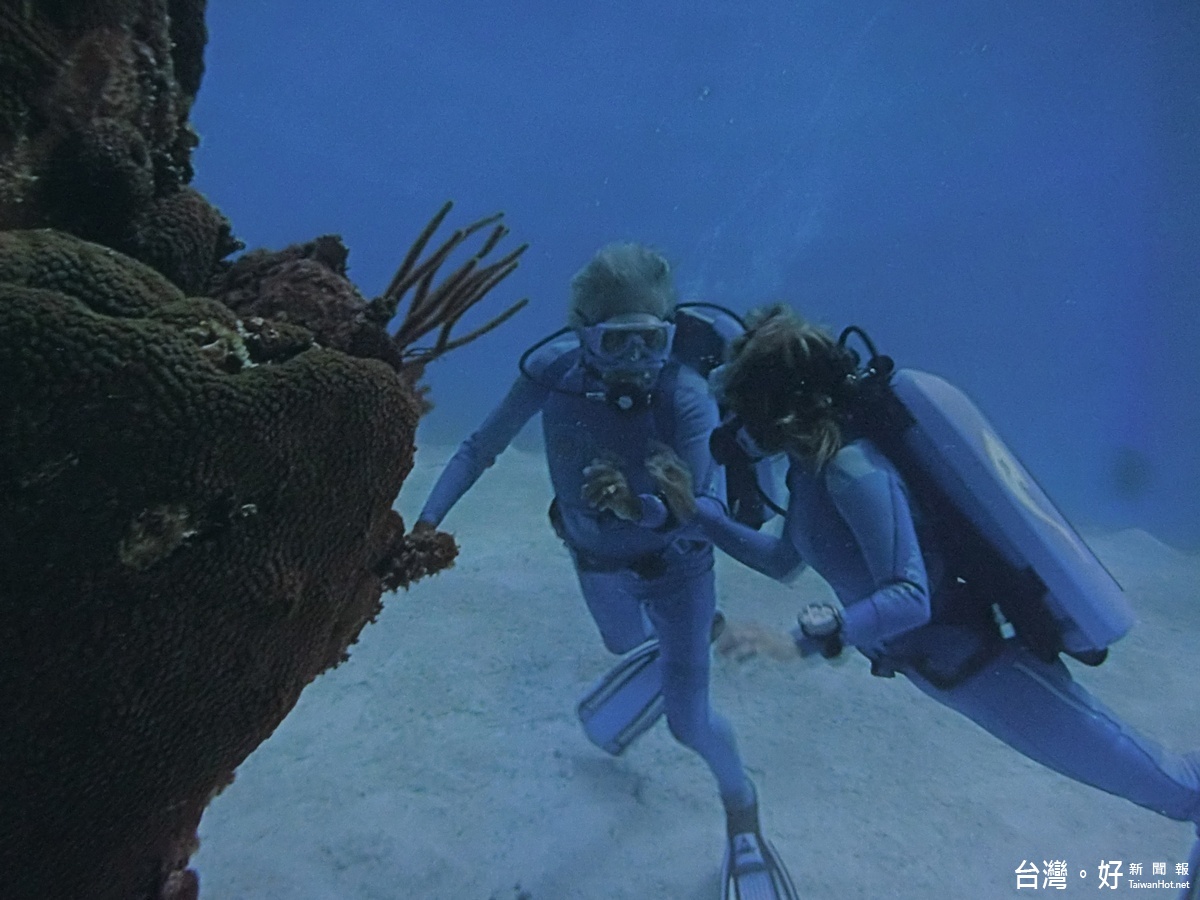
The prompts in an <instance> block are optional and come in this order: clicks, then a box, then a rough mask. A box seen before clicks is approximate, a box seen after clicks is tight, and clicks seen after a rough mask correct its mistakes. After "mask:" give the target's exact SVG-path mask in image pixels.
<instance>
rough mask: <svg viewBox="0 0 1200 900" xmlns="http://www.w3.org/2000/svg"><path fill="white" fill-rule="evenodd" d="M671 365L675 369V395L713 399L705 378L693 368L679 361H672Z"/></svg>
mask: <svg viewBox="0 0 1200 900" xmlns="http://www.w3.org/2000/svg"><path fill="white" fill-rule="evenodd" d="M670 365H671V366H672V367H673V368H674V369H675V395H676V396H691V397H700V398H703V399H704V400H709V399H711V394H710V392H709V390H708V382H707V381H705V379H704V376H702V375H701V374H700V373H699V372H697V371H696V370H695V369H693V368H692V367H691V366H687V365H684V364H683V363H681V362H679V361H678V360H672V361H671V363H670Z"/></svg>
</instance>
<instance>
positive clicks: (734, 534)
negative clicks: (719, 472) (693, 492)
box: [693, 497, 804, 581]
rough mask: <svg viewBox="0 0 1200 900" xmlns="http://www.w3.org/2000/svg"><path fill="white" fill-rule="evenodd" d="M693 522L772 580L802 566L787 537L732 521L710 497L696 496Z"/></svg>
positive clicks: (789, 576)
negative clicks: (780, 536) (766, 532)
mask: <svg viewBox="0 0 1200 900" xmlns="http://www.w3.org/2000/svg"><path fill="white" fill-rule="evenodd" d="M693 521H694V522H695V523H696V525H697V526H699V528H700V530H701V532H702V533H703V534H704V536H705V537H707V538H708V539H709V540H710V541H712V542H713V543H714V544H716V545H717V546H718V547H720V548H721V549H722V550H723V551H725V552H726V553H728V554H729V555H730V556H732V557H733V558H734V559H736V560H737V561H738V562H740V563H741V564H742V565H745V566H749V567H750V568H751V569H755V570H756V571H758V572H761V573H762V574H764V575H766V576H768V577H769V578H774V579H775V580H776V581H789V580H791V579H792V578H793V577H795V576H796V575H797V574H799V572H800V571H801V570H802V569H803V568H804V560H803V559H802V558H801V557H800V553H799V551H798V550H796V547H795V545H794V544H793V543H792V542H791V541H790V540H788V539H786V538H778V537H775V536H774V535H770V534H763V533H762V532H761V531H755V530H754V529H753V528H748V527H746V526H745V525H743V524H741V523H740V522H736V521H734V520H733V519H731V518H730V517H729V514H728V513H727V512H726V510H725V505H724V504H723V503H721V501H719V500H717V499H716V498H714V497H697V498H696V517H695V519H693Z"/></svg>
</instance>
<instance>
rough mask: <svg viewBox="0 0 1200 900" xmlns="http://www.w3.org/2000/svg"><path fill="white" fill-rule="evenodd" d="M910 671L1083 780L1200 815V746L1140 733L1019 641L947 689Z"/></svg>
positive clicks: (1025, 750)
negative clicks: (1167, 744)
mask: <svg viewBox="0 0 1200 900" xmlns="http://www.w3.org/2000/svg"><path fill="white" fill-rule="evenodd" d="M902 671H904V674H905V675H907V676H908V677H909V679H910V680H911V681H912V682H913V683H914V684H916V685H917V687H919V688H920V689H921V690H922V691H924V692H925V693H927V694H929V695H930V696H931V697H933V698H934V699H936V700H937V701H938V702H940V703H943V704H945V705H946V706H948V707H950V708H951V709H954V710H957V711H958V712H960V713H962V714H963V715H965V716H966V717H967V718H969V719H971V720H972V721H973V722H975V723H977V724H978V725H980V726H982V727H983V728H985V729H986V730H987V731H989V732H991V733H992V734H993V735H995V736H996V737H998V738H999V739H1000V740H1002V741H1004V742H1005V743H1006V744H1008V745H1009V746H1010V747H1013V748H1014V749H1015V750H1017V751H1019V752H1020V753H1022V754H1024V755H1025V756H1027V757H1029V758H1030V759H1033V760H1035V761H1037V762H1040V763H1041V764H1042V765H1044V766H1048V767H1049V768H1051V769H1053V770H1054V771H1056V772H1060V773H1061V774H1063V775H1066V776H1068V777H1069V778H1074V779H1075V780H1076V781H1081V782H1083V783H1084V784H1090V785H1092V786H1093V787H1097V788H1100V790H1103V791H1107V792H1108V793H1110V794H1116V795H1117V796H1119V797H1124V798H1125V799H1127V800H1130V801H1132V802H1133V803H1136V804H1138V805H1139V806H1144V807H1146V808H1147V809H1152V810H1154V811H1155V812H1158V813H1161V814H1162V815H1164V816H1167V817H1169V818H1172V819H1178V820H1180V821H1192V822H1197V823H1200V754H1195V753H1193V754H1188V755H1182V754H1178V753H1171V752H1170V751H1168V750H1166V749H1165V748H1163V747H1162V746H1160V745H1159V744H1157V743H1155V742H1154V741H1151V740H1149V739H1148V738H1146V737H1144V736H1142V735H1140V734H1138V733H1137V732H1136V731H1134V729H1133V728H1131V727H1130V726H1128V725H1126V724H1125V723H1124V722H1122V721H1121V720H1120V718H1118V717H1117V715H1116V714H1115V713H1113V712H1112V711H1111V710H1109V709H1108V708H1107V707H1105V706H1104V705H1103V704H1102V703H1101V702H1100V701H1099V700H1097V699H1096V698H1095V697H1093V696H1092V695H1091V694H1090V693H1088V691H1087V690H1085V689H1084V688H1083V687H1082V686H1081V685H1080V684H1078V683H1077V682H1076V681H1075V680H1074V679H1072V677H1071V673H1070V672H1069V671H1068V670H1067V667H1066V666H1065V665H1063V663H1062V662H1061V661H1060V660H1055V661H1054V662H1053V663H1046V662H1043V661H1042V660H1040V659H1038V658H1037V657H1035V656H1034V655H1033V654H1032V653H1030V652H1029V651H1028V650H1026V649H1025V648H1024V647H1022V646H1020V645H1019V644H1017V643H1016V642H1012V644H1011V645H1010V646H1009V647H1007V648H1005V650H1004V651H1003V652H1002V653H1001V654H1000V655H999V657H997V659H995V660H994V661H993V662H992V663H990V664H989V665H988V666H986V667H985V668H984V669H983V670H982V671H981V672H979V673H978V674H976V675H974V676H972V677H971V678H968V679H967V680H966V681H965V682H963V683H962V684H959V685H957V686H955V687H953V688H949V689H946V690H942V689H939V688H936V687H934V686H933V685H931V684H930V683H929V682H927V681H925V679H923V678H922V677H921V676H920V675H918V674H917V673H915V672H913V671H911V670H904V669H902Z"/></svg>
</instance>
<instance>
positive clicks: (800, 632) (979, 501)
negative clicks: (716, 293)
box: [591, 305, 1200, 898]
mask: <svg viewBox="0 0 1200 900" xmlns="http://www.w3.org/2000/svg"><path fill="white" fill-rule="evenodd" d="M854 334H857V336H858V337H860V338H861V339H863V340H864V342H865V343H866V344H867V346H868V349H869V350H870V352H871V359H870V360H869V361H868V363H867V365H866V366H865V367H862V366H860V364H859V363H860V360H859V356H858V354H857V353H855V352H854V351H853V350H851V349H850V348H849V347H847V346H846V341H847V338H848V337H850V336H852V335H854ZM709 382H710V387H711V389H712V391H713V393H714V394H715V396H716V398H717V400H718V401H719V402H720V403H721V404H722V406H723V407H724V408H726V409H727V410H728V411H729V412H730V413H731V414H732V415H731V416H730V418H728V419H727V421H726V422H725V423H724V424H723V425H722V427H721V428H719V429H717V430H716V432H714V434H713V436H712V445H713V453H714V456H715V457H717V458H718V459H720V458H722V457H723V456H727V455H730V454H732V453H741V454H745V455H751V456H758V457H767V456H770V455H780V454H786V455H787V460H788V463H789V469H788V474H787V485H788V488H789V489H790V497H789V501H788V505H787V512H786V518H785V521H784V525H783V529H782V537H774V536H771V535H767V534H762V533H759V532H757V531H753V530H751V529H747V528H744V527H742V526H740V525H738V524H737V523H736V522H734V521H732V520H731V519H730V518H729V516H728V515H727V513H726V511H725V509H724V507H723V505H722V504H721V503H720V502H719V501H717V500H716V499H714V498H712V497H709V496H705V491H704V490H703V488H702V487H699V486H698V484H697V483H696V482H694V481H693V480H692V478H691V474H690V472H689V471H688V470H687V468H686V467H685V466H682V465H680V462H679V460H678V459H677V458H676V457H675V456H674V454H672V453H669V452H665V451H664V452H660V453H658V454H652V455H651V457H649V458H648V459H647V462H646V467H647V469H648V470H649V471H650V472H651V474H652V475H653V476H654V478H655V481H656V483H657V487H658V489H659V491H660V492H661V493H662V495H663V497H664V498H665V499H666V502H667V505H668V507H669V509H670V511H671V513H672V515H673V516H674V518H675V519H676V520H677V521H679V522H688V523H691V524H692V526H693V528H694V529H695V533H698V534H702V535H704V536H705V537H707V538H708V539H710V540H712V541H713V543H715V544H716V545H717V546H718V547H720V548H721V549H722V550H724V551H725V552H726V553H728V554H729V555H731V556H733V557H734V558H736V559H738V560H739V561H741V562H742V563H744V564H746V565H747V566H750V567H751V568H754V569H756V570H758V571H759V572H762V573H764V574H767V575H769V576H772V577H774V578H776V579H779V580H788V579H789V578H790V577H791V576H792V575H794V574H795V573H797V572H798V571H799V570H800V569H801V568H802V567H803V566H804V565H805V564H806V563H807V564H808V565H811V566H812V568H813V569H814V570H815V571H816V572H817V573H818V574H819V575H821V576H822V577H823V578H824V579H825V580H826V581H827V582H828V583H829V585H830V586H831V587H832V588H833V591H834V593H835V595H836V597H837V599H838V601H840V606H835V605H831V604H812V605H809V606H807V607H806V608H805V609H803V610H802V611H801V613H800V614H799V616H798V621H799V627H798V628H797V629H796V630H795V631H793V632H792V634H791V635H790V636H786V635H783V634H778V633H775V632H770V631H767V630H765V629H761V628H757V627H754V626H737V627H735V626H733V625H730V626H729V627H728V628H727V629H726V632H725V634H724V635H723V636H722V638H721V641H720V643H719V649H720V650H721V651H722V652H727V653H729V654H731V655H735V656H739V657H746V656H751V655H754V653H756V652H765V653H768V654H770V655H772V656H776V657H790V658H793V659H794V658H802V657H813V656H815V655H818V654H819V655H820V656H822V657H825V658H827V659H832V658H834V657H836V656H838V655H839V654H840V653H841V652H842V650H843V648H844V647H846V646H852V647H855V648H857V649H858V650H859V651H860V652H861V653H862V654H863V655H865V656H866V657H867V658H868V659H869V660H870V661H871V671H872V673H873V674H875V675H879V676H884V677H891V676H893V675H895V674H897V673H899V674H901V675H904V676H905V677H906V678H908V679H909V680H910V681H912V682H913V684H915V685H916V686H917V687H918V688H919V689H920V690H921V691H923V692H924V693H926V694H928V695H929V696H930V697H932V698H933V699H935V700H937V701H938V702H939V703H942V704H944V705H945V706H947V707H949V708H951V709H953V710H956V711H957V712H959V713H961V714H963V715H965V716H966V717H968V718H969V719H971V720H972V721H974V722H975V723H976V724H978V725H980V726H981V727H983V728H984V729H985V730H987V731H988V732H990V733H991V734H993V735H994V736H996V737H997V738H999V739H1000V740H1002V741H1004V742H1005V743H1006V744H1008V745H1009V746H1011V747H1012V748H1014V749H1015V750H1017V751H1018V752H1020V753H1022V754H1023V755H1025V756H1026V757H1028V758H1030V759H1032V760H1035V761H1037V762H1039V763H1041V764H1042V765H1045V766H1048V767H1049V768H1051V769H1053V770H1055V771H1057V772H1059V773H1061V774H1063V775H1066V776H1068V777H1070V778H1072V779H1075V780H1076V781H1080V782H1083V783H1085V784H1089V785H1092V786H1093V787H1097V788H1100V789H1101V790H1104V791H1107V792H1109V793H1111V794H1115V795H1117V796H1120V797H1124V798H1126V799H1128V800H1130V801H1132V802H1133V803H1136V804H1138V805H1139V806H1143V807H1146V808H1148V809H1151V810H1154V811H1155V812H1158V813H1160V814H1162V815H1164V816H1167V817H1169V818H1172V819H1175V820H1179V821H1186V822H1192V823H1195V824H1197V826H1198V828H1197V832H1198V834H1200V752H1192V753H1188V754H1177V753H1172V752H1169V751H1168V750H1166V749H1164V748H1163V747H1161V746H1159V745H1158V744H1157V743H1155V742H1153V741H1151V740H1148V739H1147V738H1145V737H1143V736H1141V735H1139V734H1138V733H1137V732H1135V731H1134V730H1133V729H1132V728H1130V727H1129V726H1128V725H1126V724H1125V723H1123V722H1122V721H1121V720H1120V719H1119V718H1118V717H1117V716H1116V715H1115V714H1114V713H1113V712H1112V711H1110V710H1109V709H1107V708H1106V707H1105V706H1104V705H1103V704H1101V703H1100V702H1099V701H1097V700H1096V699H1095V698H1094V697H1093V696H1092V695H1091V694H1090V693H1089V692H1088V691H1087V690H1085V689H1084V688H1083V687H1082V686H1081V685H1080V684H1078V683H1077V682H1076V681H1075V680H1074V679H1073V678H1072V676H1071V673H1070V672H1069V670H1068V669H1067V667H1066V666H1065V665H1064V664H1063V661H1062V659H1061V658H1060V654H1063V653H1066V654H1067V655H1070V656H1072V657H1074V658H1075V659H1078V660H1080V661H1082V662H1084V663H1087V664H1090V665H1098V664H1099V663H1101V662H1102V661H1103V659H1104V657H1105V655H1106V653H1107V647H1108V645H1109V644H1111V643H1112V642H1113V641H1115V640H1116V639H1118V638H1119V637H1120V636H1121V635H1123V634H1124V633H1125V632H1126V631H1127V630H1128V628H1129V627H1130V626H1131V625H1132V622H1133V617H1132V613H1131V611H1130V609H1129V607H1128V605H1127V602H1126V600H1125V598H1124V595H1123V593H1122V592H1121V590H1120V588H1119V586H1118V585H1116V582H1115V581H1113V580H1112V578H1111V576H1109V575H1108V573H1107V571H1106V570H1104V569H1103V567H1102V566H1101V565H1100V563H1099V562H1098V561H1097V560H1096V559H1095V557H1094V556H1093V555H1092V554H1091V551H1090V550H1088V549H1087V547H1086V545H1084V544H1083V542H1082V540H1081V539H1080V538H1079V537H1078V535H1077V534H1075V532H1074V530H1073V529H1071V527H1070V526H1069V525H1068V524H1067V523H1066V520H1065V519H1063V518H1062V517H1061V515H1060V514H1059V513H1058V512H1057V510H1056V509H1055V508H1054V506H1053V504H1052V503H1050V501H1049V499H1048V498H1046V497H1045V495H1044V494H1042V493H1041V491H1040V489H1039V488H1038V487H1037V486H1036V483H1035V482H1034V481H1033V479H1032V478H1031V477H1029V475H1028V473H1027V472H1026V471H1025V470H1024V469H1023V468H1022V467H1021V465H1020V463H1019V462H1017V461H1016V459H1015V458H1014V457H1013V456H1012V455H1011V453H1010V452H1009V451H1008V450H1007V448H1005V447H1004V445H1003V443H1002V442H1001V441H1000V440H999V438H997V437H996V436H995V434H994V432H992V431H991V429H990V427H989V426H988V424H987V422H986V420H985V419H984V418H983V417H982V415H981V414H979V412H978V410H977V409H976V408H975V407H974V406H973V404H971V403H970V401H969V400H968V399H967V398H966V397H965V396H964V395H963V394H961V393H960V392H958V391H957V390H956V389H954V388H953V387H952V386H950V385H948V384H947V383H946V382H944V381H942V380H941V379H939V378H937V377H936V376H933V375H929V374H928V373H923V372H918V371H915V370H910V369H899V370H894V368H893V364H892V361H891V360H890V359H889V358H887V357H884V356H880V355H878V354H876V353H875V351H874V346H873V345H871V343H870V341H869V339H868V338H867V337H866V335H865V334H863V333H862V332H861V330H860V329H857V328H853V327H852V328H848V329H846V332H844V333H843V335H842V337H841V339H840V340H835V339H834V338H833V337H831V336H830V335H829V334H827V333H826V332H824V331H822V330H820V329H818V328H815V327H813V326H811V325H809V324H807V323H805V322H803V321H801V320H800V319H799V318H798V317H797V316H796V315H795V314H794V313H792V311H791V310H790V309H788V308H787V307H786V306H783V305H776V306H773V307H769V308H767V309H765V310H762V311H759V312H758V313H756V314H755V315H754V316H752V317H751V318H750V319H749V320H748V322H747V331H746V333H745V334H744V335H743V336H741V337H739V338H737V339H735V340H734V342H733V343H732V344H731V347H730V357H729V359H728V361H727V363H726V364H725V365H724V366H722V367H720V368H717V369H716V370H714V372H713V373H712V375H711V376H710V378H709ZM592 474H593V479H594V481H595V483H596V484H597V485H599V484H603V483H605V480H604V476H605V473H604V472H603V470H599V471H596V470H594V471H593V473H592ZM591 496H592V497H593V500H594V501H595V503H596V506H597V508H598V509H603V508H605V505H606V503H607V500H606V498H605V497H603V496H600V495H596V494H592V495H591ZM1197 868H1200V841H1197V843H1196V844H1195V846H1194V847H1193V849H1192V851H1191V855H1190V858H1189V878H1190V885H1189V888H1188V890H1187V891H1185V893H1184V897H1185V898H1194V897H1197V896H1200V893H1198V892H1197V888H1196V875H1197Z"/></svg>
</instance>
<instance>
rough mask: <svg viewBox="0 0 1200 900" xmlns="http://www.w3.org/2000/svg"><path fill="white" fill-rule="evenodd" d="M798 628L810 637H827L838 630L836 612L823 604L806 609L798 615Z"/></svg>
mask: <svg viewBox="0 0 1200 900" xmlns="http://www.w3.org/2000/svg"><path fill="white" fill-rule="evenodd" d="M800 627H801V628H803V629H804V632H805V633H806V634H807V635H809V636H810V637H827V636H828V635H831V634H833V633H834V632H835V631H837V630H838V617H837V611H836V610H835V609H834V608H833V607H832V606H826V605H825V604H823V603H822V604H814V605H812V606H809V607H806V608H805V609H804V611H803V612H802V613H801V614H800Z"/></svg>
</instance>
